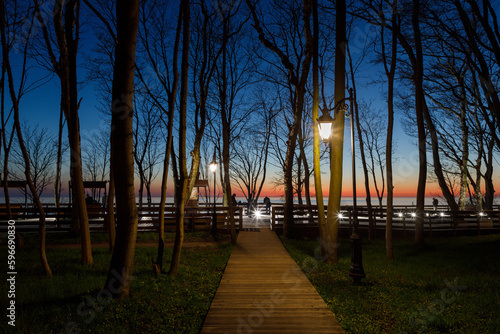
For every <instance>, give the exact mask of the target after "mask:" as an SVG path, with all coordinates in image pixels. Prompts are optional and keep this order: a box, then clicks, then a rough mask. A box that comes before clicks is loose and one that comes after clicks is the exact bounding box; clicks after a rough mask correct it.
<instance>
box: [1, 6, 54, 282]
mask: <svg viewBox="0 0 500 334" xmlns="http://www.w3.org/2000/svg"><path fill="white" fill-rule="evenodd" d="M31 22H33V21H31ZM32 27H33V25H32V24H31V25H30V26H29V32H28V34H27V36H28V37H29V36H30V35H31V29H32ZM6 28H7V22H6V12H5V3H4V1H3V0H0V35H1V36H0V38H1V43H2V56H3V61H2V64H3V65H2V76H3V73H4V71H5V72H6V73H7V78H8V85H9V93H10V97H11V102H12V107H13V110H14V127H15V130H16V135H17V139H18V142H19V147H20V149H21V152H22V154H23V158H24V166H25V177H26V181H27V183H28V186H29V188H30V191H31V193H32V195H33V198H34V201H35V203H36V205H37V208H38V212H39V214H40V219H39V226H40V227H39V233H40V247H39V250H40V258H41V262H42V267H43V270H44V272H45V274H46V275H48V276H52V271H51V270H50V267H49V263H48V261H47V257H46V253H45V212H44V209H43V206H42V203H41V201H40V198H39V196H38V194H37V191H36V188H35V186H34V184H33V181H32V180H31V170H30V160H29V156H28V153H27V151H26V147H25V145H24V141H23V135H22V131H21V123H20V120H19V95H20V94H19V95H18V93H17V92H16V89H15V87H14V76H13V74H12V67H11V63H10V56H9V52H10V49H9V41H8V40H7V29H6ZM28 40H29V38H28ZM26 45H27V44H26ZM26 49H27V48H25V49H24V53H23V64H24V65H23V67H22V72H21V80H20V81H21V83H22V82H23V81H24V80H25V77H26V59H27V52H26ZM21 86H22V85H21ZM2 91H3V89H2ZM2 102H3V101H2Z"/></svg>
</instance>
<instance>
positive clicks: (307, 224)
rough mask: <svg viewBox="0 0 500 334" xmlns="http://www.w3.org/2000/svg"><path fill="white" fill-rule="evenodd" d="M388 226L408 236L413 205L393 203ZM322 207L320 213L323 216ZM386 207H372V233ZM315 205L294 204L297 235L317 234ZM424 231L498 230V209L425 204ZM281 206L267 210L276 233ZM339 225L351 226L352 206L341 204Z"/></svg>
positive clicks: (379, 229)
mask: <svg viewBox="0 0 500 334" xmlns="http://www.w3.org/2000/svg"><path fill="white" fill-rule="evenodd" d="M393 208H394V209H393V217H392V229H393V231H394V232H395V233H396V234H397V235H402V236H411V235H413V234H414V231H415V222H416V220H417V216H416V208H415V207H414V206H394V207H393ZM326 210H327V207H325V212H324V215H325V217H326ZM386 214H387V213H386V209H385V208H383V209H380V208H379V207H377V208H372V212H371V222H372V226H371V228H372V231H373V233H374V235H377V234H380V236H382V235H383V231H385V224H386V217H387V216H386ZM318 215H319V212H318V208H317V206H305V205H302V206H299V205H296V206H294V209H293V221H294V228H295V230H296V232H297V233H298V234H299V235H302V236H306V237H317V236H319V228H318ZM423 215H424V217H423V218H424V232H425V233H426V234H427V235H428V236H432V235H457V234H460V235H462V234H476V233H477V234H481V233H492V232H494V233H498V232H500V226H499V221H500V210H489V211H488V210H485V211H482V212H477V211H455V212H453V211H449V210H447V208H446V207H438V208H437V210H434V208H433V207H430V206H429V207H426V208H425V210H424V212H423ZM357 217H358V222H359V229H360V231H361V232H362V233H366V231H368V229H369V228H370V215H369V212H368V208H367V207H365V206H362V207H358V208H357ZM283 221H284V207H283V206H273V207H272V213H271V228H272V229H273V230H274V231H276V232H277V233H278V234H280V233H282V231H283ZM339 228H340V230H342V231H343V232H344V235H346V234H347V235H348V232H349V231H350V229H351V228H352V206H342V207H341V210H340V213H339Z"/></svg>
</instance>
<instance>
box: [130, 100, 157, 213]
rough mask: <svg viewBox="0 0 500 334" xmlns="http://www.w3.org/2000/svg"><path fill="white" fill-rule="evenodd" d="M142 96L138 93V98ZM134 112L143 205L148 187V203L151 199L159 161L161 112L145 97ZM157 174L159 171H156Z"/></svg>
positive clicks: (136, 160) (137, 161) (135, 148)
mask: <svg viewBox="0 0 500 334" xmlns="http://www.w3.org/2000/svg"><path fill="white" fill-rule="evenodd" d="M138 98H140V96H139V95H138V94H136V100H137V99H138ZM135 109H136V112H135V114H134V119H135V129H134V160H135V163H136V166H137V174H138V175H139V206H142V202H143V191H144V187H146V190H147V195H148V203H149V202H150V200H151V182H152V180H153V176H154V177H156V175H155V166H156V165H157V164H158V162H159V159H158V157H159V151H160V149H161V147H160V144H161V141H160V131H159V125H160V124H161V123H160V122H161V114H160V113H159V110H158V109H157V108H156V107H155V105H154V104H153V103H151V102H150V101H148V100H147V98H143V99H142V101H141V102H140V103H136V108H135ZM156 174H157V173H156Z"/></svg>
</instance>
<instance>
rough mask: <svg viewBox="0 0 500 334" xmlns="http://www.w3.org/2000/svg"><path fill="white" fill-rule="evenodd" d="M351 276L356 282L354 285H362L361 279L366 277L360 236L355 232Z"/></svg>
mask: <svg viewBox="0 0 500 334" xmlns="http://www.w3.org/2000/svg"><path fill="white" fill-rule="evenodd" d="M349 276H350V277H352V279H353V280H354V284H356V285H358V284H360V283H361V279H363V278H365V277H366V274H365V271H364V269H363V253H362V244H361V238H360V236H359V234H358V233H357V232H356V231H355V230H353V232H352V234H351V268H350V269H349Z"/></svg>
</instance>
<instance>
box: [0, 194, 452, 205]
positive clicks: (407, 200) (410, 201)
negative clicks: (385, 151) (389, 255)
mask: <svg viewBox="0 0 500 334" xmlns="http://www.w3.org/2000/svg"><path fill="white" fill-rule="evenodd" d="M264 197H265V196H261V197H259V203H260V202H263V200H264ZM269 198H270V200H271V204H283V203H285V198H284V196H281V197H280V196H271V197H269ZM10 199H11V203H24V201H25V198H24V196H12V197H11V198H10ZM432 199H433V198H432V197H426V198H425V205H432ZM97 200H99V199H97ZM136 200H137V202H138V201H139V198H138V197H136ZM302 200H303V203H304V204H305V203H306V199H305V197H303V198H302ZM438 200H439V202H440V204H443V205H444V204H445V200H444V199H438ZM41 201H42V203H54V197H53V196H42V197H41ZM151 201H152V202H153V203H159V202H160V197H159V196H154V197H152V198H151ZM199 201H200V203H206V204H212V203H213V197H209V198H208V199H207V198H205V197H204V196H200V199H199ZM236 201H238V202H241V203H242V204H243V205H244V204H246V202H247V200H246V199H245V197H236ZM28 202H29V199H28ZM294 202H295V203H298V202H299V201H298V199H297V198H296V197H295V199H294ZM311 202H312V204H313V205H315V204H316V198H315V197H312V198H311ZM0 203H5V198H4V196H3V194H2V196H0ZM61 203H69V197H68V196H61ZM143 203H146V197H145V196H144V197H143ZM166 203H167V204H173V203H174V197H172V196H168V197H167V200H166ZM216 203H218V204H220V203H222V197H220V196H219V197H218V198H217V197H216ZM356 203H357V204H358V205H365V204H366V200H365V198H364V197H358V198H357V202H356ZM324 204H325V205H327V204H328V198H325V200H324ZM340 204H341V205H346V206H350V205H352V204H353V197H350V196H345V197H342V199H341V202H340ZM378 204H379V202H378V199H377V198H376V197H372V205H374V206H376V205H378ZM385 204H386V198H385V197H384V198H383V199H382V205H385ZM415 204H416V198H415V197H394V205H396V206H400V205H404V206H414V205H415Z"/></svg>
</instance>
